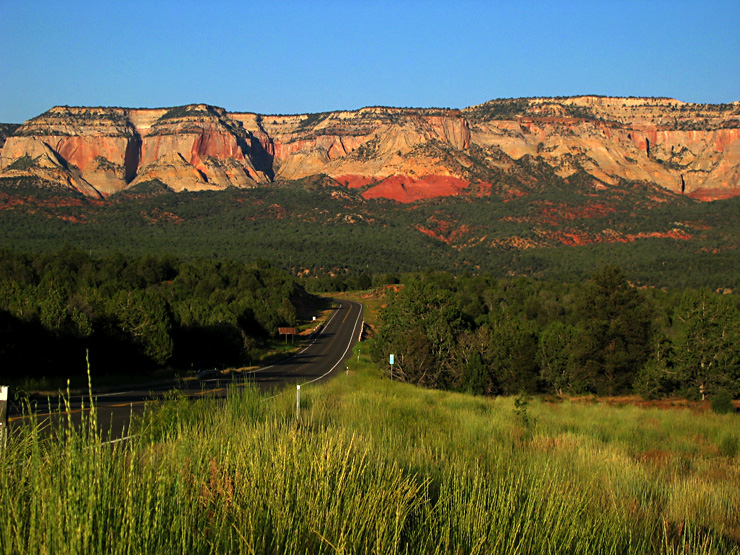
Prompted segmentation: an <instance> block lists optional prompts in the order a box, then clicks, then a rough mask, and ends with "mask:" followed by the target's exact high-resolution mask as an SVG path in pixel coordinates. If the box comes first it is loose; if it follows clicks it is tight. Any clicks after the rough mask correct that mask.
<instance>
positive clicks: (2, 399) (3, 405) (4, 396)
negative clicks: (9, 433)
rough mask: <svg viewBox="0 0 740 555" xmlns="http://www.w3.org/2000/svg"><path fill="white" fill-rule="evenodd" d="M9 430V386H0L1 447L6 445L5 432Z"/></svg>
mask: <svg viewBox="0 0 740 555" xmlns="http://www.w3.org/2000/svg"><path fill="white" fill-rule="evenodd" d="M7 428H8V386H7V385H0V447H2V446H4V445H5V435H6V434H5V430H7Z"/></svg>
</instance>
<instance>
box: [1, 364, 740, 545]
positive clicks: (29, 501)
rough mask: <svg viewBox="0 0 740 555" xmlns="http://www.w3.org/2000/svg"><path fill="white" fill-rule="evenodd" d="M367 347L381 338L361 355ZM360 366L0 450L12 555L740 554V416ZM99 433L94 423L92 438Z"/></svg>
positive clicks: (4, 525) (179, 403)
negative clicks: (514, 391) (530, 392)
mask: <svg viewBox="0 0 740 555" xmlns="http://www.w3.org/2000/svg"><path fill="white" fill-rule="evenodd" d="M364 352H365V351H364V350H363V353H364ZM349 364H350V369H349V372H348V373H347V374H345V373H342V374H341V375H340V376H338V377H337V378H336V379H334V380H331V381H330V382H328V383H327V384H326V385H323V386H316V387H313V386H312V387H308V388H306V389H305V391H304V395H303V396H302V407H301V419H302V423H301V425H300V426H296V424H295V421H294V412H293V410H294V405H295V401H294V398H293V397H292V396H291V395H283V396H278V397H277V398H272V399H264V398H261V397H259V396H258V395H257V394H256V393H255V392H253V391H250V390H246V391H245V390H243V389H241V388H234V389H232V390H231V391H230V393H229V396H228V399H226V400H209V399H206V400H203V401H188V400H186V399H184V398H181V399H177V398H176V399H173V400H172V401H171V402H170V403H168V404H166V405H164V406H162V407H161V409H159V410H157V409H154V410H152V411H151V412H150V413H149V414H148V415H146V416H145V417H144V418H143V419H142V421H141V423H140V425H139V426H137V430H136V431H137V434H136V435H135V436H134V437H133V438H132V439H131V440H130V441H128V442H124V443H116V444H113V445H101V444H100V443H99V441H97V440H96V439H95V434H94V432H95V421H94V420H88V421H87V422H88V427H87V428H82V429H80V430H78V431H77V432H74V431H65V430H64V429H61V430H60V431H59V433H58V435H56V436H52V437H51V438H47V439H44V438H43V437H42V435H40V434H39V433H38V431H37V430H35V429H34V428H33V427H30V426H29V427H25V428H23V429H22V430H20V431H19V433H18V434H17V435H15V436H11V438H10V440H9V441H8V443H7V445H6V446H4V448H3V450H2V451H0V505H2V507H3V509H4V511H5V512H6V514H7V515H8V518H3V519H2V520H0V551H2V552H4V553H58V554H66V553H111V554H117V553H121V554H124V553H259V554H263V553H264V554H268V553H281V554H286V555H291V554H304V553H312V554H316V555H321V554H330V553H331V554H334V553H377V554H379V555H382V554H401V553H405V554H408V555H413V554H417V553H418V554H427V553H437V554H439V555H446V554H450V555H453V554H459V553H470V554H484V553H504V554H514V553H532V554H538V553H543V554H545V553H572V554H581V553H582V554H588V555H591V554H594V553H624V554H629V555H641V554H646V555H647V554H649V555H653V554H677V553H692V554H693V553H703V554H707V555H710V554H737V553H740V514H739V513H738V511H737V507H738V506H740V473H739V469H740V466H738V455H739V454H740V446H739V445H738V439H737V438H738V432H739V431H740V430H739V423H738V420H737V417H736V416H735V415H717V414H712V413H704V414H698V413H693V412H690V411H688V410H661V409H639V408H635V407H631V406H624V407H619V408H617V407H608V406H605V405H600V404H578V403H572V402H567V401H566V402H562V403H557V404H549V403H546V402H543V401H534V400H530V401H529V402H527V401H526V399H523V398H517V399H514V398H496V399H484V398H481V397H471V396H465V395H460V394H456V393H448V392H439V391H430V390H424V389H421V388H414V387H411V386H409V385H407V384H400V383H397V382H392V381H390V380H384V379H380V378H378V377H377V372H376V370H375V369H373V368H370V365H369V364H367V360H366V359H365V358H364V357H363V356H360V355H358V353H357V352H356V353H355V354H354V355H353V356H352V357H351V359H350V362H349ZM89 432H93V433H89Z"/></svg>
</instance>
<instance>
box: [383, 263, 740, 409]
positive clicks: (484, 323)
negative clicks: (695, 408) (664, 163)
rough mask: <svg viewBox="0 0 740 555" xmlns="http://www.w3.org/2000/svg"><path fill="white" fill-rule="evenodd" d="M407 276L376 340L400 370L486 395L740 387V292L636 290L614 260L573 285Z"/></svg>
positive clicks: (390, 368) (403, 375)
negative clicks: (611, 263) (739, 296)
mask: <svg viewBox="0 0 740 555" xmlns="http://www.w3.org/2000/svg"><path fill="white" fill-rule="evenodd" d="M402 282H403V284H404V286H403V287H402V288H399V289H398V291H397V292H395V293H392V294H391V296H390V298H389V299H388V301H387V306H386V308H385V309H384V310H383V311H382V313H381V316H380V325H379V327H378V332H377V337H376V338H375V342H374V345H373V355H374V359H375V361H376V362H377V363H378V364H380V365H382V367H384V368H385V369H386V373H387V374H388V376H389V377H391V378H394V379H398V380H402V381H406V382H410V383H415V384H420V385H423V386H426V387H432V388H440V389H453V390H458V391H468V392H471V393H476V394H486V395H517V394H521V393H525V394H534V393H544V394H556V395H562V394H568V395H578V394H597V395H608V396H614V395H624V394H632V393H637V394H639V395H641V396H643V397H644V398H648V399H652V398H660V397H666V396H671V395H675V396H681V397H685V398H689V399H705V398H716V397H719V398H724V397H729V398H733V397H737V396H738V394H740V302H739V301H738V298H737V296H736V295H730V294H727V295H722V294H717V293H714V292H711V291H709V290H707V289H686V290H672V291H661V290H656V289H637V288H635V287H633V286H632V285H630V283H629V282H628V280H627V278H626V276H625V274H624V273H623V271H622V270H621V269H620V268H619V267H617V266H614V265H605V266H603V267H602V268H601V269H599V270H598V271H597V272H596V273H595V274H594V275H593V276H592V277H591V278H590V279H588V280H585V281H583V282H578V283H573V284H566V283H562V282H544V281H535V280H531V279H525V278H518V279H496V278H494V277H490V276H477V277H463V278H454V277H453V276H452V275H450V274H448V273H440V272H428V273H421V274H415V275H409V276H404V279H403V280H402ZM391 354H393V355H394V364H393V365H391V364H389V360H390V359H389V356H390V355H391Z"/></svg>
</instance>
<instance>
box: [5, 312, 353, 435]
mask: <svg viewBox="0 0 740 555" xmlns="http://www.w3.org/2000/svg"><path fill="white" fill-rule="evenodd" d="M334 305H335V308H334V309H332V312H331V315H330V316H329V317H328V319H327V321H326V323H325V324H324V325H323V326H321V328H320V329H319V330H318V331H316V332H315V333H314V334H313V335H312V336H311V337H310V338H309V340H308V341H309V342H308V344H307V345H306V346H305V347H303V348H302V349H301V350H300V351H299V352H298V353H296V354H294V355H292V356H290V357H288V358H286V359H284V360H281V361H279V362H276V363H274V364H272V365H270V366H265V367H263V368H257V369H254V370H250V371H243V372H232V373H229V374H227V375H224V376H223V377H218V378H212V379H205V380H195V379H191V380H185V381H182V382H180V383H175V382H172V383H164V384H160V385H158V386H156V387H133V388H131V387H129V388H125V389H122V390H120V391H106V392H105V393H93V398H94V402H95V409H96V411H97V417H98V424H99V428H100V429H101V430H103V431H104V435H105V437H106V439H108V440H114V439H117V438H121V437H125V436H126V435H127V433H128V426H129V423H130V421H131V417H132V415H135V414H141V413H142V412H143V411H144V409H145V407H146V406H148V405H151V404H152V403H157V402H166V401H163V400H165V399H166V397H167V394H168V393H170V392H172V391H174V390H178V391H179V392H181V393H183V394H185V395H187V396H188V397H189V398H192V399H197V398H199V397H203V396H206V395H207V396H209V397H220V396H221V397H225V396H226V392H227V389H228V387H229V385H231V384H232V383H243V382H250V383H252V384H254V385H255V386H256V387H258V388H260V389H261V390H262V391H263V392H270V391H278V390H281V389H283V388H284V387H285V386H287V385H291V384H299V385H301V387H302V388H303V387H304V386H308V385H310V384H314V383H317V382H320V381H322V380H326V379H328V378H330V377H331V376H332V375H334V374H336V373H337V372H340V371H342V370H344V369H345V366H344V362H345V361H346V360H347V358H348V357H349V356H350V353H351V350H352V346H353V345H354V344H355V343H357V341H358V340H359V338H360V334H361V331H362V305H361V304H359V303H356V302H353V301H347V300H338V299H334ZM59 403H60V400H58V399H40V398H36V399H33V404H32V408H33V412H34V414H35V418H36V422H38V423H39V424H40V425H41V426H47V425H48V424H49V423H51V422H54V421H55V420H57V419H59V418H60V413H59V410H58V409H59ZM89 407H90V401H89V395H84V396H81V395H75V396H72V397H71V398H70V399H69V411H68V412H69V413H70V414H72V417H73V420H77V421H79V420H80V416H81V415H82V414H83V413H85V412H87V411H89V410H90V409H89ZM62 408H63V409H64V407H62ZM66 413H67V411H66V410H65V411H64V414H63V415H61V417H63V418H64V419H65V420H66V418H67V415H66ZM27 422H28V417H24V416H23V415H19V414H12V413H11V414H10V415H9V417H8V426H9V428H10V429H11V430H12V428H13V427H15V426H18V425H23V424H24V423H27Z"/></svg>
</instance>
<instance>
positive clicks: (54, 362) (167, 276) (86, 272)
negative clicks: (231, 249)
mask: <svg viewBox="0 0 740 555" xmlns="http://www.w3.org/2000/svg"><path fill="white" fill-rule="evenodd" d="M316 306H318V305H317V299H315V298H313V297H312V296H310V295H308V294H307V293H306V292H305V291H303V290H302V289H301V288H300V287H299V286H298V285H297V284H296V282H295V280H294V279H293V278H292V277H291V276H290V275H289V274H287V273H286V272H284V271H282V270H278V269H276V268H273V267H272V266H271V265H270V264H269V263H267V262H264V261H263V262H254V263H241V262H229V261H225V260H211V259H192V260H187V261H185V260H181V259H178V258H175V257H172V256H169V255H145V256H138V257H131V256H124V255H122V254H111V255H106V256H102V257H94V256H90V255H89V254H88V253H86V252H84V251H81V250H79V249H75V248H72V247H65V248H62V249H60V250H58V251H49V252H42V253H39V254H33V255H32V254H28V253H24V252H19V251H16V250H11V249H2V250H0V336H2V342H1V343H0V368H1V369H2V370H1V372H2V379H3V381H7V380H16V381H18V380H19V379H21V378H33V377H45V378H64V379H66V378H68V377H70V376H72V377H81V376H84V375H85V371H86V357H88V355H89V361H90V366H91V367H92V368H93V369H94V371H95V373H96V375H97V376H101V375H103V376H104V375H106V374H126V375H132V374H139V375H143V376H145V375H147V374H149V373H151V371H153V370H155V369H157V368H162V367H171V368H180V369H184V370H200V369H203V368H213V367H219V368H221V367H227V366H228V367H233V366H238V365H246V364H249V363H251V362H257V361H258V360H259V358H260V357H261V356H262V355H263V353H264V352H265V350H266V349H268V348H269V346H270V342H271V340H272V339H273V338H274V337H275V336H276V335H277V328H278V326H295V325H296V323H297V321H298V318H299V316H300V314H301V312H303V313H305V312H306V309H311V308H312V307H316Z"/></svg>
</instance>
